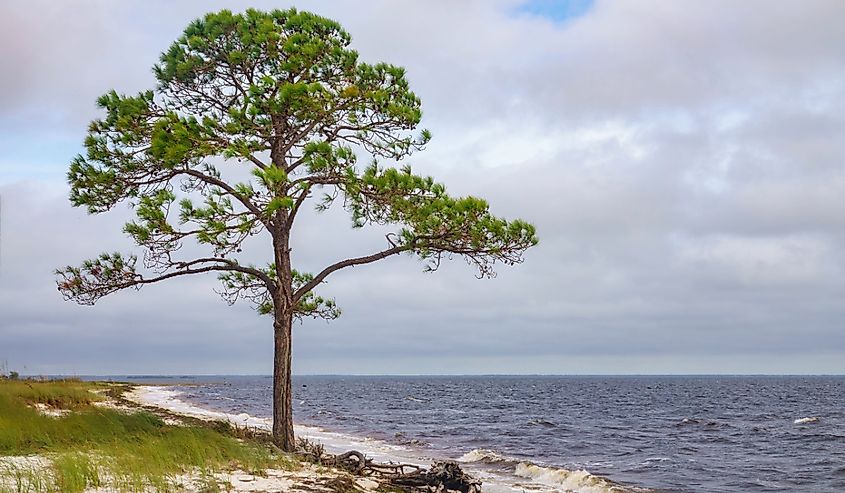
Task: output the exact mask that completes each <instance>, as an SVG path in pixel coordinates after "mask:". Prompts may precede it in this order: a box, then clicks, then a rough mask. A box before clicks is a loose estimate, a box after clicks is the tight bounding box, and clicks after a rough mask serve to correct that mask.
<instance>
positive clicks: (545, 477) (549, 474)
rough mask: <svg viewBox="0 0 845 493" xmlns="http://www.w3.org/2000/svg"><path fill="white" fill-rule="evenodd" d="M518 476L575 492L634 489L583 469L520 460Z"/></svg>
mask: <svg viewBox="0 0 845 493" xmlns="http://www.w3.org/2000/svg"><path fill="white" fill-rule="evenodd" d="M514 474H516V475H517V476H519V477H523V478H527V479H530V480H531V481H533V482H536V483H540V484H544V485H547V486H551V487H552V488H555V489H561V490H563V491H572V492H577V493H625V492H630V491H648V490H634V489H631V488H625V487H624V486H622V485H620V484H617V483H614V482H613V481H611V480H609V479H607V478H603V477H601V476H595V475H593V474H590V472H589V471H587V470H584V469H577V470H574V471H573V470H569V469H563V468H553V467H543V466H538V465H536V464H531V463H530V462H520V463H519V464H518V465H517V466H516V471H515V472H514Z"/></svg>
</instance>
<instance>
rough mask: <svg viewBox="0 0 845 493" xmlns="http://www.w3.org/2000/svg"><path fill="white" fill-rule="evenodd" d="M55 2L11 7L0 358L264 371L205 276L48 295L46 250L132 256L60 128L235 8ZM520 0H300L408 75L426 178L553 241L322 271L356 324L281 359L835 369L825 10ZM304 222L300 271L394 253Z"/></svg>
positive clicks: (831, 64)
mask: <svg viewBox="0 0 845 493" xmlns="http://www.w3.org/2000/svg"><path fill="white" fill-rule="evenodd" d="M70 5H71V4H64V3H63V4H55V3H47V2H45V3H42V4H33V3H31V2H26V3H25V2H7V3H4V4H3V6H2V7H0V9H2V11H3V12H2V14H4V15H2V16H0V18H2V19H3V21H1V22H3V23H4V25H3V26H0V27H4V28H5V29H0V33H2V34H0V36H2V43H0V46H2V47H3V48H2V49H3V50H4V51H3V52H2V57H0V60H2V62H0V71H2V72H3V73H4V74H9V75H4V77H3V78H2V80H0V94H2V96H0V104H2V110H0V127H2V128H4V129H5V130H6V132H7V135H12V137H11V138H8V137H7V138H8V142H10V144H9V145H10V146H11V147H10V149H13V150H15V152H11V151H8V152H3V153H2V154H4V155H2V156H0V193H2V196H3V218H2V219H3V223H2V228H3V229H2V240H0V241H1V242H2V245H0V255H2V265H0V359H2V358H8V359H9V360H10V363H12V364H13V365H15V366H23V365H28V368H30V369H31V370H32V371H36V372H66V371H69V372H78V373H103V372H108V373H114V372H117V373H128V372H131V373H172V372H179V373H229V372H247V373H256V372H267V371H269V367H270V330H269V322H268V320H266V319H262V318H261V317H259V316H257V315H255V314H253V313H252V312H251V311H250V310H249V309H248V307H246V306H238V305H236V306H234V307H228V306H226V305H225V304H224V303H222V302H220V301H219V300H218V299H216V297H215V295H214V293H213V292H212V289H213V288H214V284H215V281H214V280H213V279H208V278H206V279H201V278H197V279H190V280H183V281H179V282H177V283H173V284H171V285H162V286H151V287H147V288H144V289H143V290H142V291H140V292H138V293H120V294H118V295H115V296H114V297H112V298H111V299H106V300H103V301H102V302H101V303H100V304H98V305H97V306H96V307H94V308H89V307H77V306H73V305H70V304H67V303H64V302H62V301H61V298H60V297H59V295H58V293H57V292H56V291H55V288H54V285H53V282H52V276H51V271H52V269H53V268H55V267H58V266H60V265H64V264H68V263H77V262H78V261H79V260H80V259H82V258H85V257H87V256H91V255H93V254H96V253H97V252H99V251H101V250H110V249H123V250H127V249H130V248H131V245H129V243H128V240H126V239H125V238H123V237H122V235H121V234H120V233H119V230H120V225H121V224H122V222H123V221H124V220H125V219H126V217H127V213H128V212H127V211H126V210H123V209H121V210H119V211H115V212H112V213H110V214H107V215H101V216H97V217H90V216H86V215H85V214H84V212H82V211H78V210H73V209H72V208H70V206H69V205H68V204H67V201H66V199H65V197H64V194H65V189H64V187H63V186H62V185H61V181H60V180H61V179H62V174H63V170H64V168H65V166H66V162H67V161H68V159H67V158H69V157H70V155H72V154H73V153H74V152H77V149H76V148H75V147H74V145H70V144H67V142H78V141H80V140H81V138H82V135H83V132H84V124H85V122H86V121H88V120H90V119H91V118H93V117H95V116H96V110H95V108H94V106H93V101H94V99H95V98H96V96H97V95H99V94H100V93H102V92H104V91H105V90H108V89H109V88H111V87H115V88H117V89H119V90H121V91H125V92H132V91H136V90H140V89H143V88H146V87H149V86H150V85H151V84H152V78H151V75H150V72H149V67H150V65H151V64H152V63H154V61H155V59H156V58H157V54H158V52H160V51H161V50H163V49H164V48H166V46H167V45H168V44H169V43H170V42H171V41H172V39H173V38H175V37H176V36H177V35H178V33H179V31H180V29H181V28H182V27H184V25H185V24H186V23H187V22H188V20H190V19H191V18H194V17H197V16H199V15H201V14H202V13H204V12H205V11H206V10H211V9H214V8H218V7H220V6H222V5H223V2H218V3H216V4H214V5H209V4H205V3H203V4H198V3H194V2H180V3H178V4H171V3H131V2H126V3H120V4H113V3H112V2H77V3H74V4H72V7H71V6H70ZM226 5H229V3H226ZM254 5H255V6H258V7H265V8H267V7H269V6H271V5H270V3H269V2H264V3H262V2H256V3H254ZM273 6H275V5H273ZM516 6H518V2H510V1H502V2H480V1H479V2H459V3H455V2H424V3H420V2H413V3H411V2H387V1H384V2H372V3H368V4H367V6H366V7H362V6H361V5H360V4H353V3H351V2H319V3H303V4H302V5H300V8H305V9H308V8H313V9H315V10H317V11H318V12H320V13H323V14H325V15H329V16H331V17H334V18H336V19H337V20H339V21H340V22H341V23H343V24H344V25H345V26H346V27H347V28H348V29H349V31H350V32H351V33H352V34H353V37H354V40H355V41H354V43H355V46H356V47H357V48H358V49H359V51H360V52H361V54H362V57H363V58H364V59H367V60H387V61H390V62H392V63H397V64H401V65H404V66H406V67H407V68H408V72H409V75H410V78H411V82H412V84H413V87H415V89H416V90H417V92H418V93H419V94H420V96H421V97H422V99H423V101H424V109H425V111H426V120H425V124H426V125H427V126H428V127H429V128H431V129H432V130H433V132H434V134H435V139H434V141H433V142H432V143H431V145H430V146H429V148H428V149H427V150H425V151H424V152H421V153H419V154H418V155H417V156H416V157H414V159H412V164H413V165H414V166H415V167H416V168H417V169H419V170H420V171H422V172H425V173H430V174H433V175H434V176H436V177H437V178H439V179H441V180H442V181H444V182H445V183H446V184H447V185H448V187H449V189H450V190H451V191H452V192H453V193H459V194H473V195H479V196H483V197H486V198H489V199H490V202H491V204H492V206H493V209H494V210H495V211H496V212H497V213H499V214H502V215H505V216H509V217H517V216H518V217H524V218H526V219H529V220H531V221H533V222H535V223H536V224H537V226H538V230H539V233H540V237H541V240H542V243H541V244H540V246H538V247H537V248H536V249H534V250H533V251H531V252H529V254H528V255H527V260H526V263H525V264H524V265H521V266H518V267H514V268H504V269H501V270H500V275H499V277H498V278H496V279H495V280H487V281H479V280H476V279H475V278H474V277H473V272H472V270H471V269H470V268H469V267H468V266H466V265H464V264H463V263H462V262H461V261H460V260H456V261H455V262H452V263H449V264H447V265H444V266H443V268H442V269H441V271H440V272H438V273H436V274H433V275H432V274H422V273H420V272H419V271H420V270H421V265H420V264H419V263H418V262H416V261H414V260H412V259H410V258H408V257H402V258H393V259H390V260H388V261H385V262H384V263H382V264H379V265H372V266H368V267H366V268H360V269H355V270H354V271H352V272H342V273H338V274H336V275H335V276H334V277H333V278H332V279H331V282H330V283H328V284H327V285H325V286H324V287H323V292H324V293H325V294H328V295H331V296H336V297H337V299H338V302H339V303H340V305H341V306H342V308H344V310H345V315H344V317H343V318H342V319H341V320H338V321H336V322H333V323H331V324H325V323H323V322H307V323H306V324H304V325H303V326H301V327H299V328H297V329H296V340H295V345H296V368H297V370H298V371H300V372H309V373H314V372H318V373H319V372H338V373H345V372H388V373H416V372H423V373H427V372H438V373H441V372H447V373H448V372H464V373H485V372H503V371H504V372H566V373H614V372H637V373H643V372H734V371H735V372H839V373H841V372H843V371H845V366H843V364H845V363H843V362H845V358H843V357H842V356H845V335H843V334H845V332H843V330H842V326H841V320H842V319H843V311H842V307H841V303H840V302H839V297H840V296H839V295H840V293H842V290H843V288H845V286H843V281H842V279H845V276H843V275H842V274H843V267H845V265H843V261H845V251H843V250H844V249H845V237H843V233H842V231H843V226H845V224H843V223H845V219H843V217H845V216H843V215H842V212H841V211H843V210H845V208H843V206H845V203H844V202H845V199H843V197H845V175H844V174H843V169H844V168H843V157H845V143H843V142H845V141H843V140H842V139H841V137H840V136H841V135H842V132H843V130H845V119H843V117H842V115H843V109H845V86H843V81H845V77H843V76H844V75H845V66H843V63H845V62H843V58H842V56H841V53H839V51H840V50H839V47H841V46H843V44H845V39H843V38H845V32H843V31H842V30H841V29H840V26H839V25H838V22H837V19H838V18H841V13H842V12H841V11H842V7H841V6H840V4H839V3H838V2H824V1H816V2H804V3H801V4H800V5H799V4H794V5H793V4H787V3H775V4H772V3H771V2H743V3H742V4H737V3H735V2H709V3H706V4H705V3H691V2H687V3H678V2H674V3H669V2H653V3H638V4H631V3H620V2H597V4H596V5H594V7H593V8H592V9H591V10H590V11H589V12H587V13H586V14H585V15H584V16H582V17H580V18H577V19H572V20H570V21H568V22H566V23H563V24H561V23H555V22H553V21H551V20H549V19H544V18H541V17H537V16H531V15H527V14H515V13H514V12H515V8H516ZM837 14H840V15H837ZM45 129H46V131H47V133H48V135H47V138H44V137H43V135H42V132H43V131H45ZM39 138H41V140H38V139H39ZM41 141H43V144H42V145H41V146H40V147H38V148H37V149H36V150H35V151H32V150H31V151H29V152H28V153H25V155H23V156H22V155H21V152H20V147H21V146H22V144H21V143H31V142H41ZM4 142H5V141H4ZM55 142H59V143H62V144H61V145H59V148H52V149H51V148H50V147H51V145H50V144H51V143H55ZM57 145H58V144H57ZM41 147H43V148H44V149H43V150H38V149H40V148H41ZM65 148H66V153H67V158H65V159H64V160H61V159H56V156H57V155H58V156H61V155H62V153H63V152H65ZM45 163H46V164H45ZM21 179H23V180H24V181H21ZM306 219H307V221H303V222H302V223H301V224H300V225H299V226H298V229H297V234H298V238H297V241H296V243H295V244H294V253H295V255H296V259H297V261H298V262H299V265H301V266H302V267H303V268H304V269H307V270H316V269H319V268H320V267H321V266H322V265H325V264H326V263H328V262H330V261H332V260H336V259H338V258H342V257H345V256H351V255H359V254H365V253H369V252H370V251H371V250H373V249H377V248H379V247H380V246H382V242H383V238H382V234H383V232H381V231H378V230H376V231H352V230H350V229H349V221H348V218H346V217H345V215H344V214H343V211H341V210H333V211H331V212H329V213H326V214H322V215H317V214H314V215H313V216H309V217H307V218H306ZM255 246H256V248H255V249H253V251H251V252H250V255H251V256H252V259H253V260H255V261H258V260H260V258H261V256H260V252H261V249H260V248H259V245H257V244H256V245H255Z"/></svg>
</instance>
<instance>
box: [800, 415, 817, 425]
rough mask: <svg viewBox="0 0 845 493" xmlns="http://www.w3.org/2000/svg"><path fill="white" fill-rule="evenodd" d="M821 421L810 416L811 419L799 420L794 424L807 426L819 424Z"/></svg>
mask: <svg viewBox="0 0 845 493" xmlns="http://www.w3.org/2000/svg"><path fill="white" fill-rule="evenodd" d="M820 420H821V418H819V417H818V416H810V417H807V418H798V419H796V420H795V421H793V423H794V424H796V425H804V424H807V423H818V422H819V421H820Z"/></svg>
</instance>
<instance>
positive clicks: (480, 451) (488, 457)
mask: <svg viewBox="0 0 845 493" xmlns="http://www.w3.org/2000/svg"><path fill="white" fill-rule="evenodd" d="M458 461H459V462H484V463H487V464H495V463H497V462H516V460H514V459H509V458H507V457H505V456H504V455H501V454H499V453H497V452H496V451H494V450H489V449H486V448H477V449H473V450H470V451H469V452H467V453H465V454H464V455H462V456H461V457H460V458H459V459H458Z"/></svg>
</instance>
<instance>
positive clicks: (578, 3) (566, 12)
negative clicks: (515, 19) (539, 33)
mask: <svg viewBox="0 0 845 493" xmlns="http://www.w3.org/2000/svg"><path fill="white" fill-rule="evenodd" d="M594 3H595V2H594V0H528V1H527V2H524V3H522V4H520V6H519V7H517V9H516V12H517V13H519V14H529V15H535V16H539V17H545V18H547V19H550V20H552V21H554V22H557V23H564V22H567V21H570V20H572V19H575V18H578V17H581V16H582V15H584V14H586V13H587V12H589V11H590V9H592V7H593V4H594Z"/></svg>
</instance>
